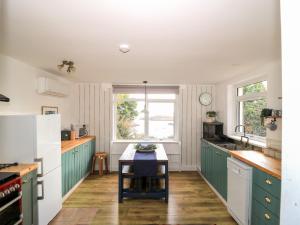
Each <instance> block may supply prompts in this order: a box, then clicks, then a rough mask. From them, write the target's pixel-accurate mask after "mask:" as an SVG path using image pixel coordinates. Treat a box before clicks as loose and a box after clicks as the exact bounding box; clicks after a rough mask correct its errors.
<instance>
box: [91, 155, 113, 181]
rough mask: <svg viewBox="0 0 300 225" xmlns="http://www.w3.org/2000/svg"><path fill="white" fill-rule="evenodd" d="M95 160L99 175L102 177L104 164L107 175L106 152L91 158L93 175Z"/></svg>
mask: <svg viewBox="0 0 300 225" xmlns="http://www.w3.org/2000/svg"><path fill="white" fill-rule="evenodd" d="M96 159H98V163H99V164H98V166H99V175H100V176H102V175H103V163H105V173H106V174H108V173H109V169H108V154H107V153H106V152H96V153H95V154H94V156H93V163H92V171H91V173H94V170H95V163H96Z"/></svg>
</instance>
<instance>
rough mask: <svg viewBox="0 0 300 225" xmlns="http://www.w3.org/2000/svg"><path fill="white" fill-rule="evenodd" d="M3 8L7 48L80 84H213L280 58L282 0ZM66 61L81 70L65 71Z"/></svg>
mask: <svg viewBox="0 0 300 225" xmlns="http://www.w3.org/2000/svg"><path fill="white" fill-rule="evenodd" d="M0 12H1V18H0V21H1V24H0V25H1V36H2V38H3V39H2V40H1V44H2V47H1V52H2V53H4V54H6V55H9V56H12V57H14V58H17V59H19V60H21V61H24V62H27V63H29V64H31V65H33V66H35V67H38V68H42V69H45V70H47V71H50V72H53V73H56V74H59V75H62V76H70V77H72V78H74V79H79V80H81V81H105V82H128V83H136V82H138V83H139V82H141V81H142V80H148V81H150V82H153V83H214V82H218V81H221V80H224V79H227V78H231V77H232V76H235V75H236V74H238V73H241V72H243V71H244V70H249V69H251V68H255V67H258V66H260V65H262V64H265V63H266V62H269V61H273V60H275V59H278V58H279V57H280V14H279V13H280V8H279V0H243V1H239V0H169V1H168V0H119V1H117V0H106V1H104V0H42V1H41V0H26V1H20V0H2V5H1V11H0ZM121 43H128V44H130V46H131V51H130V52H129V53H127V54H123V53H121V52H120V51H119V50H118V46H119V44H121ZM62 59H71V60H73V61H74V62H75V66H76V67H77V71H76V72H75V73H73V74H71V75H67V74H66V73H61V72H59V71H58V70H57V67H56V65H57V64H58V63H59V62H60V61H61V60H62Z"/></svg>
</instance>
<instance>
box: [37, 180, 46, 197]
mask: <svg viewBox="0 0 300 225" xmlns="http://www.w3.org/2000/svg"><path fill="white" fill-rule="evenodd" d="M37 185H41V186H42V196H38V197H37V199H38V200H44V198H45V190H44V181H43V180H42V181H38V182H37Z"/></svg>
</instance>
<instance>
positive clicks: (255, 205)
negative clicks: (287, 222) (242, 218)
mask: <svg viewBox="0 0 300 225" xmlns="http://www.w3.org/2000/svg"><path fill="white" fill-rule="evenodd" d="M252 215H253V216H252V218H255V220H257V221H259V223H261V222H263V224H265V225H279V219H278V217H277V216H276V215H274V214H273V213H272V212H271V211H269V210H267V209H266V208H265V207H264V206H263V205H262V204H260V203H259V202H258V201H256V200H255V199H253V201H252ZM256 217H257V218H256Z"/></svg>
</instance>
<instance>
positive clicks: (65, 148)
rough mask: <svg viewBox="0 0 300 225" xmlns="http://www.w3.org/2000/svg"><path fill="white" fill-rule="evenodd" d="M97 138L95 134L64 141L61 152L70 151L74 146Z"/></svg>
mask: <svg viewBox="0 0 300 225" xmlns="http://www.w3.org/2000/svg"><path fill="white" fill-rule="evenodd" d="M93 139H95V136H86V137H82V138H79V139H75V140H70V141H62V142H61V153H62V154H63V153H65V152H68V151H70V150H72V149H73V148H75V147H77V146H79V145H82V144H84V143H86V142H88V141H91V140H93Z"/></svg>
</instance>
